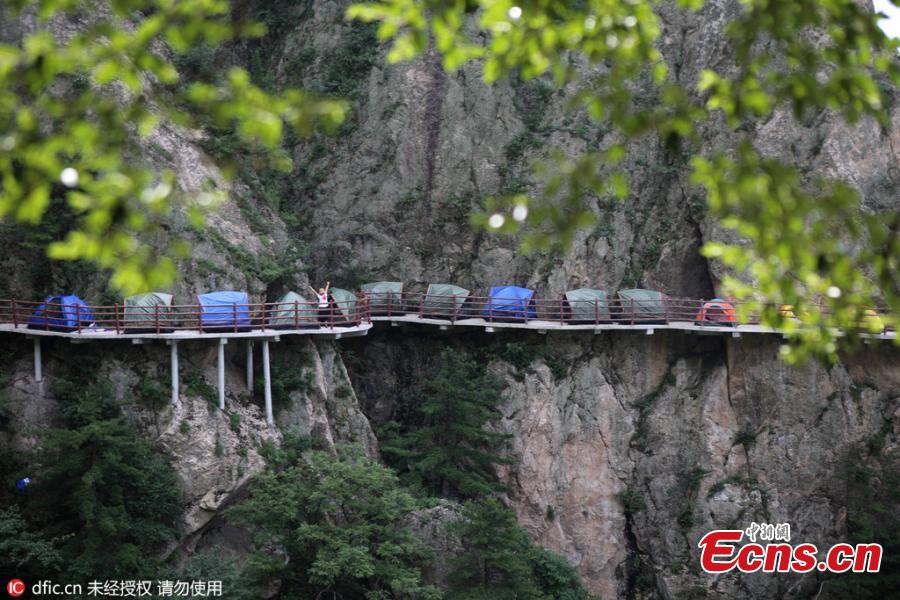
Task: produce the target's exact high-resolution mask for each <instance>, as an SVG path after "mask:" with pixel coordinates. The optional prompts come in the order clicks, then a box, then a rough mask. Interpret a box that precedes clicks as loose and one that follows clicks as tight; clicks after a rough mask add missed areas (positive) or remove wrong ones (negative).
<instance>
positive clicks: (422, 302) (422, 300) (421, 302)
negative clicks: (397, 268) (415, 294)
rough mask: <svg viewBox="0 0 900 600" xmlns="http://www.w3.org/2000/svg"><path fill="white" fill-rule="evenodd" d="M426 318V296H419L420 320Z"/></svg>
mask: <svg viewBox="0 0 900 600" xmlns="http://www.w3.org/2000/svg"><path fill="white" fill-rule="evenodd" d="M424 316H425V294H419V318H420V319H421V318H422V317H424Z"/></svg>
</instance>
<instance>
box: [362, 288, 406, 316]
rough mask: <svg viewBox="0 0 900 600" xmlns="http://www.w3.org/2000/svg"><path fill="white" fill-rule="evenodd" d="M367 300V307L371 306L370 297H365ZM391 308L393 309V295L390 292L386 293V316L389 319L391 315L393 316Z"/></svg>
mask: <svg viewBox="0 0 900 600" xmlns="http://www.w3.org/2000/svg"><path fill="white" fill-rule="evenodd" d="M367 298H368V300H369V306H372V296H367ZM393 308H394V294H393V293H392V292H391V293H388V297H387V314H388V316H389V317H390V316H391V314H393ZM401 310H402V307H401Z"/></svg>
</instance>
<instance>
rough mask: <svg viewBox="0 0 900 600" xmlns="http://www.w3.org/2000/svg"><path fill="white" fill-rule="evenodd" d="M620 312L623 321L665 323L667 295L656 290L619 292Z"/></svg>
mask: <svg viewBox="0 0 900 600" xmlns="http://www.w3.org/2000/svg"><path fill="white" fill-rule="evenodd" d="M617 295H618V297H619V310H620V311H621V314H622V319H623V320H626V321H628V320H632V319H633V320H635V321H644V322H646V321H665V319H666V295H665V294H663V293H662V292H657V291H656V290H642V289H632V290H619V291H618V292H617Z"/></svg>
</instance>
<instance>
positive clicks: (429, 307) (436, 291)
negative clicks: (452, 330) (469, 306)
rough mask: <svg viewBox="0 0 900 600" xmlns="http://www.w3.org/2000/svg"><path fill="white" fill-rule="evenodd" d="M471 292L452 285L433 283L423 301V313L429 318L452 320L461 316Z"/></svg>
mask: <svg viewBox="0 0 900 600" xmlns="http://www.w3.org/2000/svg"><path fill="white" fill-rule="evenodd" d="M468 297H469V290H467V289H465V288H461V287H459V286H458V285H453V284H452V283H432V284H431V285H429V286H428V291H427V292H425V298H424V299H423V301H422V313H423V314H425V315H428V316H432V317H437V318H444V319H452V318H455V317H456V316H458V315H459V312H460V310H461V309H462V306H463V304H465V302H466V298H468Z"/></svg>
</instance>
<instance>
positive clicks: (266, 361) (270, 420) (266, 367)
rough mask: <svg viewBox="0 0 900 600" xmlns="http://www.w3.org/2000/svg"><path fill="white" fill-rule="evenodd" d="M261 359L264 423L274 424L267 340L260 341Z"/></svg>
mask: <svg viewBox="0 0 900 600" xmlns="http://www.w3.org/2000/svg"><path fill="white" fill-rule="evenodd" d="M262 359H263V383H264V384H265V395H266V423H268V424H269V425H274V424H275V417H274V415H273V414H272V377H271V373H270V371H269V340H263V341H262Z"/></svg>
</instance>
